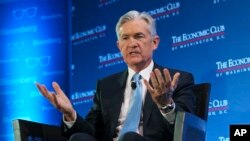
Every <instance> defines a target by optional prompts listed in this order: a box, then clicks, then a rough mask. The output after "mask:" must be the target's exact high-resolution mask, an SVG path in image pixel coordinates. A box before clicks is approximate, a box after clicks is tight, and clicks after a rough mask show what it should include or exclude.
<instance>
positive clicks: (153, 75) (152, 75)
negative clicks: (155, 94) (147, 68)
mask: <svg viewBox="0 0 250 141" xmlns="http://www.w3.org/2000/svg"><path fill="white" fill-rule="evenodd" d="M150 79H151V82H152V86H153V87H154V88H156V87H158V85H159V84H158V81H157V79H156V76H155V73H154V71H152V72H151V73H150Z"/></svg>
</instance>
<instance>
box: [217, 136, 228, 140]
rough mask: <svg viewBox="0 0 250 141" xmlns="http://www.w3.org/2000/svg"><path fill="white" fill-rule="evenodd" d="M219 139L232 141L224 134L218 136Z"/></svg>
mask: <svg viewBox="0 0 250 141" xmlns="http://www.w3.org/2000/svg"><path fill="white" fill-rule="evenodd" d="M218 139H219V141H230V139H229V137H224V136H220V137H218Z"/></svg>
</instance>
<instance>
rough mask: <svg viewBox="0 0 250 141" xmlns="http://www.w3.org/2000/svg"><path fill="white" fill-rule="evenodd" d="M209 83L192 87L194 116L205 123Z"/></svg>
mask: <svg viewBox="0 0 250 141" xmlns="http://www.w3.org/2000/svg"><path fill="white" fill-rule="evenodd" d="M210 90H211V84H210V83H200V84H195V85H194V86H193V92H194V94H195V97H196V99H195V115H197V116H198V117H200V118H201V119H203V120H205V121H207V117H208V103H209V99H210Z"/></svg>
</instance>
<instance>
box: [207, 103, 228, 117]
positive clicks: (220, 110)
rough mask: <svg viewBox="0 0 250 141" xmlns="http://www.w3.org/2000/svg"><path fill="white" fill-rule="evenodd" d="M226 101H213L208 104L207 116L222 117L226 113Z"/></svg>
mask: <svg viewBox="0 0 250 141" xmlns="http://www.w3.org/2000/svg"><path fill="white" fill-rule="evenodd" d="M227 110H228V100H227V99H224V100H218V99H214V100H213V101H210V102H209V109H208V115H209V116H215V115H218V114H219V115H222V114H227V113H228V111H227Z"/></svg>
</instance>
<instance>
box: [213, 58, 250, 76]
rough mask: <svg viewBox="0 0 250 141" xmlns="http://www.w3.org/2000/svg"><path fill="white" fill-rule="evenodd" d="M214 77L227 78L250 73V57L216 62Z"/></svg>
mask: <svg viewBox="0 0 250 141" xmlns="http://www.w3.org/2000/svg"><path fill="white" fill-rule="evenodd" d="M216 66H217V70H216V77H221V76H229V75H234V74H239V73H243V72H250V57H243V58H237V59H231V58H230V59H228V60H226V61H217V62H216Z"/></svg>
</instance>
